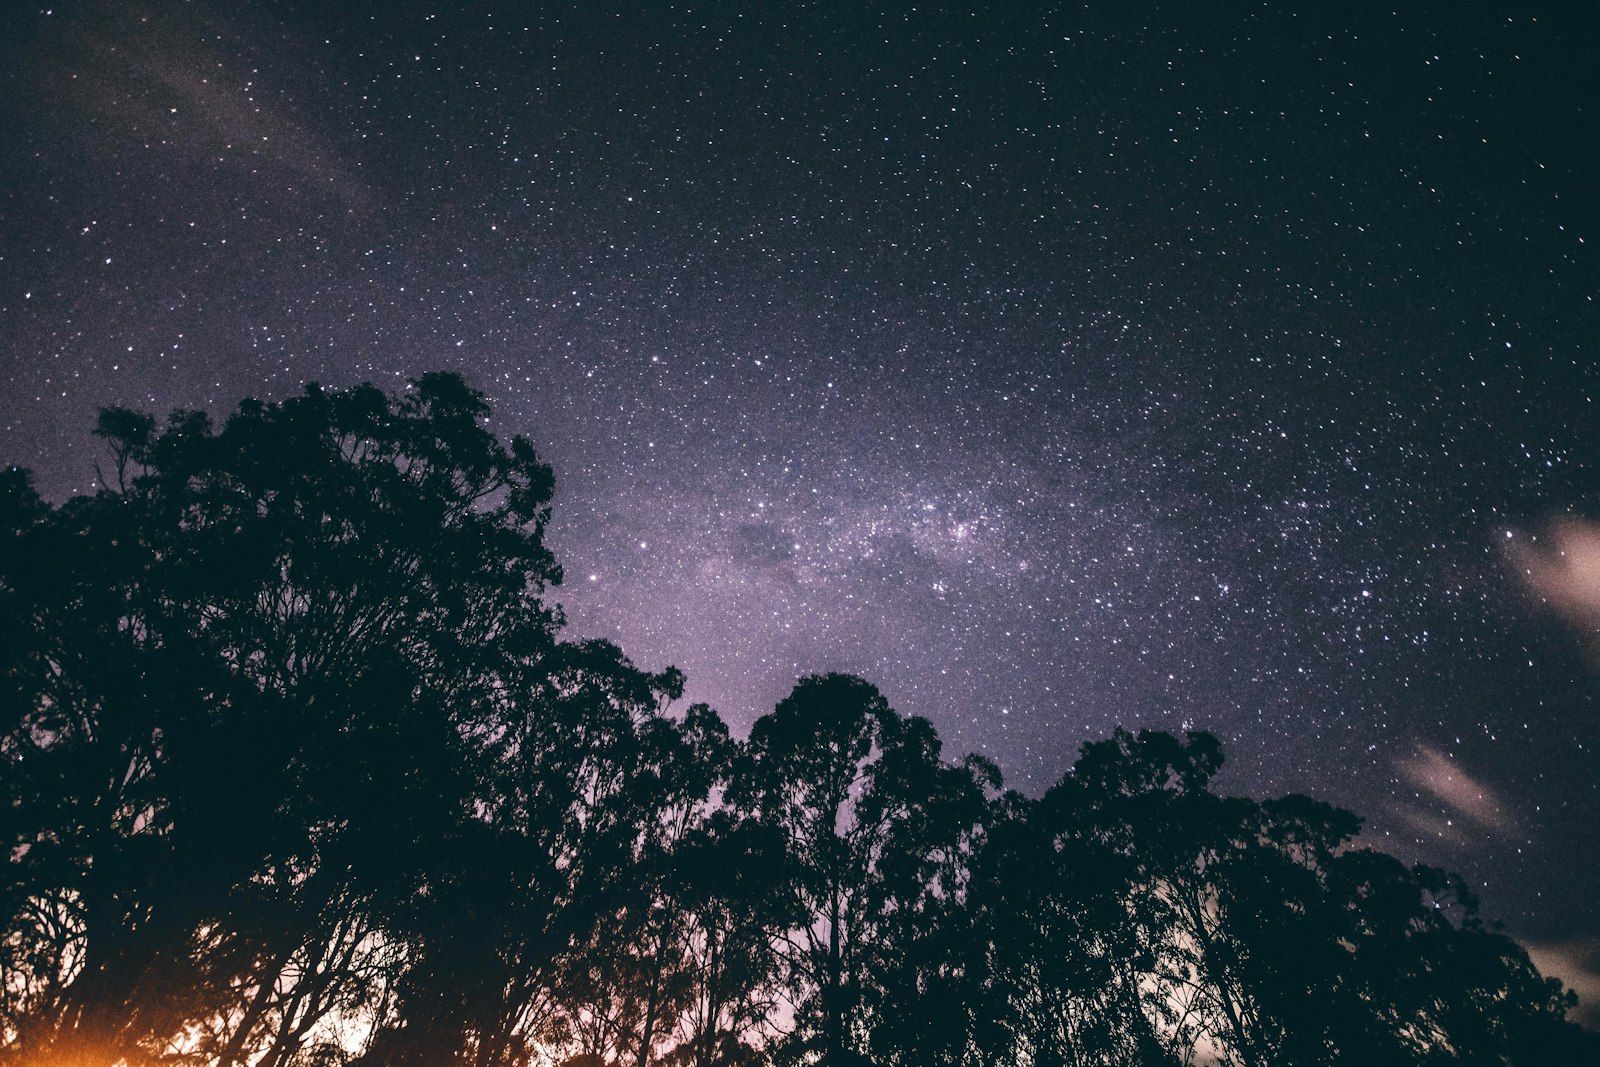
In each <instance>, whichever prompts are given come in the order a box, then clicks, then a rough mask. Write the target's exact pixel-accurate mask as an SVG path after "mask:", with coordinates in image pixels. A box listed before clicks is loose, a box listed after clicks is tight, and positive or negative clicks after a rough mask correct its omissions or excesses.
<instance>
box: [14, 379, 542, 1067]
mask: <svg viewBox="0 0 1600 1067" xmlns="http://www.w3.org/2000/svg"><path fill="white" fill-rule="evenodd" d="M486 414H487V408H486V406H485V405H484V403H483V401H482V398H481V397H480V396H479V395H478V394H476V393H474V392H473V391H471V390H470V389H468V388H467V387H466V386H465V385H464V383H462V382H461V380H460V379H459V378H456V377H454V376H450V375H427V376H425V377H423V378H422V379H420V380H419V381H417V382H416V383H414V384H413V387H412V388H411V389H410V390H409V391H408V392H407V393H406V394H405V395H404V396H402V397H390V396H386V395H385V394H383V393H382V392H380V391H379V390H377V389H374V388H372V387H370V386H363V387H357V388H355V389H350V390H346V391H325V390H322V389H319V388H317V387H315V386H312V387H309V388H308V389H307V390H306V392H305V394H304V395H302V396H298V397H294V398H291V399H289V400H286V401H284V402H283V403H281V404H261V403H256V402H246V403H244V404H241V405H240V407H239V409H238V410H237V411H236V412H235V413H234V414H233V415H232V416H231V417H230V418H229V419H228V420H227V422H226V424H225V425H224V426H223V428H222V429H221V430H220V431H219V430H216V429H215V428H214V427H213V426H212V425H211V423H210V421H209V420H208V419H207V418H206V417H205V416H203V415H200V414H198V413H193V412H180V413H177V414H175V415H173V416H172V417H171V418H170V419H169V420H168V421H167V422H166V423H165V425H160V426H158V424H157V423H156V421H155V420H153V419H150V418H148V417H145V416H140V415H137V414H134V413H129V412H125V411H116V410H113V411H108V412H106V413H105V414H104V415H103V416H102V418H101V421H100V425H99V432H100V435H101V436H102V437H103V438H104V439H105V440H106V442H107V444H108V446H109V450H110V453H111V463H112V470H111V471H110V473H108V474H106V475H105V479H106V481H107V483H108V484H107V486H106V487H105V488H104V489H102V490H101V491H100V492H99V493H97V494H95V495H93V496H87V497H80V498H76V499H74V500H71V501H68V502H67V503H66V504H64V505H62V506H61V507H59V508H48V507H43V506H41V505H39V504H37V503H36V502H34V501H30V499H29V497H28V494H27V493H26V491H25V490H24V489H19V487H18V485H17V477H16V476H15V475H12V476H10V485H9V488H10V493H9V494H8V499H9V501H10V507H9V509H8V514H9V516H10V518H11V519H12V520H13V521H12V522H11V523H10V524H9V525H10V526H11V527H13V529H12V530H11V531H10V533H9V537H10V539H11V544H10V545H9V546H8V547H10V548H12V549H13V551H11V552H8V553H6V554H5V558H6V564H5V569H4V572H3V575H0V603H3V606H4V609H5V623H4V625H5V627H6V629H7V631H8V632H11V633H14V634H17V635H19V637H20V638H21V639H22V640H21V641H20V642H19V646H18V647H20V648H21V649H23V650H24V651H22V652H14V653H13V655H14V657H15V658H16V660H17V662H16V663H15V664H12V665H8V666H12V667H13V668H14V669H12V670H9V671H8V688H7V691H6V693H5V699H6V720H5V722H4V724H3V726H4V737H3V740H0V753H3V755H4V759H5V764H6V775H5V777H6V779H7V783H8V784H7V788H8V789H9V790H10V791H11V794H12V798H13V803H12V805H11V811H10V812H9V814H8V820H7V826H6V830H7V833H8V840H7V842H6V844H7V845H8V846H9V848H10V851H11V855H12V856H13V857H14V859H15V860H16V861H17V862H15V863H13V864H12V865H11V868H10V871H9V873H8V876H7V888H6V898H5V903H6V905H7V911H8V916H7V919H8V925H7V933H6V939H5V944H6V946H7V948H6V964H7V968H8V973H7V986H6V994H7V1001H8V1004H7V1016H6V1023H7V1030H8V1032H7V1034H6V1035H5V1036H6V1038H7V1048H8V1053H7V1054H8V1055H10V1056H12V1058H17V1057H22V1058H30V1057H40V1056H44V1055H47V1054H48V1055H55V1056H60V1057H68V1058H71V1057H77V1058H81V1059H83V1060H85V1061H86V1062H113V1061H116V1060H127V1061H128V1062H131V1063H139V1062H154V1061H158V1060H161V1059H162V1058H164V1057H166V1056H168V1055H169V1054H176V1053H177V1052H180V1051H181V1052H182V1053H184V1054H185V1055H192V1056H199V1057H205V1058H214V1059H215V1060H217V1061H218V1062H223V1063H228V1062H238V1061H241V1060H244V1059H246V1058H248V1059H250V1060H251V1061H252V1062H274V1063H276V1062H288V1061H289V1060H290V1059H292V1058H293V1056H295V1055H297V1054H299V1052H300V1051H301V1049H302V1047H303V1046H305V1045H306V1044H307V1043H308V1042H311V1043H315V1042H317V1041H334V1040H335V1038H334V1037H333V1036H330V1034H331V1031H330V1029H329V1028H328V1027H327V1026H324V1025H323V1024H324V1023H326V1022H327V1021H328V1020H329V1019H330V1018H331V1017H332V1016H336V1015H337V1016H340V1017H342V1018H345V1019H346V1020H348V1019H350V1018H355V1017H359V1016H361V1015H363V1014H365V1015H366V1016H367V1017H368V1019H369V1021H371V1022H373V1023H374V1024H375V1023H376V1021H377V1020H378V1019H379V1018H380V1017H381V1016H382V1015H383V1014H384V1012H385V1010H386V1009H385V1007H384V1003H385V1001H386V998H387V997H388V996H389V994H390V991H391V989H392V985H393V981H394V979H395V977H396V973H397V968H398V966H399V964H400V960H401V957H402V956H403V953H401V952H400V951H399V950H398V947H397V946H398V945H399V944H400V942H401V941H402V939H403V935H402V933H401V932H400V931H399V929H398V928H399V927H400V926H402V925H403V922H404V913H405V910H406V908H407V906H408V902H409V899H410V896H411V895H412V894H414V893H416V892H418V891H420V890H422V889H423V888H424V887H425V886H426V885H427V884H428V879H429V873H428V866H429V864H430V862H431V861H432V857H433V855H434V850H433V844H434V841H435V839H436V838H437V837H438V836H440V835H441V834H445V833H447V832H449V831H450V829H451V828H452V827H454V826H456V825H458V824H459V823H460V822H461V820H462V817H463V815H464V814H467V813H468V812H469V811H470V809H471V808H472V806H473V800H472V790H473V788H474V787H475V786H476V785H477V784H479V781H480V777H481V776H480V772H479V768H478V756H477V753H475V752H474V751H473V744H472V742H471V733H472V730H473V729H475V728H479V727H480V725H481V723H482V722H484V721H486V720H487V719H488V718H489V717H491V716H492V715H493V714H495V709H496V706H497V701H498V700H499V693H500V691H501V688H502V686H501V682H500V681H499V679H501V678H503V677H504V676H505V675H506V674H507V673H508V670H507V665H508V664H511V663H517V664H522V663H526V662H528V661H530V660H537V659H538V658H539V657H541V656H546V655H548V654H549V652H550V650H551V649H553V648H554V647H555V646H556V640H555V634H556V629H557V624H558V622H559V617H558V615H557V613H556V612H555V611H554V610H552V609H550V608H548V607H547V606H545V605H544V603H543V601H542V599H541V594H542V593H543V592H544V590H545V589H546V588H547V587H548V586H549V585H550V584H552V583H553V582H555V581H557V580H559V575H560V572H559V568H558V567H557V566H556V564H555V562H554V560H553V558H552V557H551V555H550V553H549V551H548V550H547V549H546V548H545V546H544V542H543V531H544V527H545V523H546V521H547V520H548V515H549V508H548V502H549V498H550V494H551V489H552V485H553V482H552V478H551V474H550V470H549V468H548V467H547V466H545V465H544V464H543V463H542V462H541V461H540V460H539V458H538V457H537V455H536V454H535V452H534V450H533V449H532V447H531V446H530V445H529V444H528V443H527V442H526V441H525V440H523V439H520V438H518V439H514V440H513V441H512V442H511V443H510V444H509V446H506V445H503V444H501V442H499V441H498V440H497V439H496V438H495V437H494V436H493V435H492V434H490V433H489V432H488V431H487V430H486V429H485V428H484V427H483V426H482V420H483V418H484V416H485V415H486ZM369 1029H370V1028H369ZM335 1043H336V1042H335ZM263 1057H265V1059H263Z"/></svg>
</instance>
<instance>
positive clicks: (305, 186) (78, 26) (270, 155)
mask: <svg viewBox="0 0 1600 1067" xmlns="http://www.w3.org/2000/svg"><path fill="white" fill-rule="evenodd" d="M224 10H225V9H224ZM274 44H275V45H276V46H277V47H279V48H281V49H284V50H287V51H289V52H291V53H292V52H303V51H305V50H306V49H305V46H304V45H303V43H302V42H299V41H296V40H294V39H293V38H292V37H291V36H290V35H289V34H288V32H287V31H286V30H285V29H284V28H283V27H281V26H267V27H263V26H256V25H250V26H245V25H242V24H237V23H235V22H233V21H231V20H230V19H229V18H226V17H224V16H223V15H221V14H219V13H218V12H217V11H215V10H212V9H209V8H208V7H207V6H205V5H185V6H183V7H181V8H171V7H168V6H161V7H147V6H145V5H142V4H139V3H128V4H119V5H114V6H113V5H106V6H103V7H91V8H89V9H87V10H86V11H84V12H82V13H80V14H79V15H78V16H75V17H72V18H67V17H60V16H58V17H55V18H53V19H51V20H48V22H47V23H46V24H45V26H44V29H43V31H42V32H41V35H40V37H39V39H38V41H37V42H36V44H35V46H34V47H33V48H32V49H31V50H30V53H29V57H28V61H29V62H31V63H32V64H34V65H35V67H36V69H34V70H33V71H31V81H32V83H33V84H35V85H37V86H38V87H39V96H38V99H39V100H40V101H41V102H42V103H41V105H40V111H41V113H42V114H44V115H48V116H49V117H50V121H52V122H53V124H54V126H55V132H56V133H58V134H60V135H62V136H76V137H78V138H79V139H80V140H81V141H82V142H83V143H84V144H86V146H87V147H88V148H89V150H90V151H92V152H96V153H110V154H113V155H116V156H118V157H119V158H121V159H145V160H149V161H150V162H151V163H152V164H153V165H155V166H157V167H158V168H159V167H160V166H161V165H162V164H161V163H160V162H159V161H160V160H163V159H166V160H171V159H173V158H181V159H183V160H185V161H188V162H190V163H194V164H200V165H204V166H206V167H208V168H212V169H213V170H215V171H220V172H222V173H226V174H231V175H232V177H233V178H234V179H235V180H237V181H240V182H246V183H249V187H250V188H251V190H252V191H253V193H255V194H256V195H259V194H260V193H261V192H262V191H263V189H264V187H265V188H270V187H273V186H281V187H282V188H283V189H284V191H286V192H292V193H294V194H296V195H304V194H306V193H315V194H319V195H322V196H327V197H331V198H333V199H336V200H339V201H343V202H344V203H345V204H346V206H349V207H352V208H364V207H367V206H370V201H371V191H370V190H369V189H368V188H367V186H366V184H365V183H364V182H363V181H362V180H360V179H359V177H358V173H357V168H356V166H355V165H353V164H352V162H351V161H350V160H348V159H347V158H345V154H344V153H342V152H341V151H339V150H338V148H337V147H336V146H335V144H334V142H333V140H331V139H330V138H329V137H327V136H326V135H325V134H324V133H323V132H319V130H318V129H317V127H316V124H314V123H312V122H311V121H309V120H308V118H307V115H306V114H305V112H306V111H307V109H308V108H312V109H318V108H326V106H327V103H326V100H324V99H323V97H324V96H325V95H326V94H325V93H322V94H318V93H310V92H308V91H306V85H299V86H295V85H286V84H282V83H281V80H280V82H277V83H273V84H266V83H265V82H264V76H263V75H262V73H261V71H260V69H258V68H257V67H256V65H255V61H254V60H253V59H252V58H251V57H252V55H253V51H252V50H259V49H261V48H263V47H272V46H273V45H274ZM301 58H302V62H299V63H297V64H295V65H294V69H296V70H297V71H299V72H300V73H301V75H302V76H303V77H305V78H306V79H307V82H308V83H315V81H316V80H317V79H316V76H315V74H314V71H313V67H314V64H312V63H310V62H309V59H310V57H309V55H307V56H302V57H301Z"/></svg>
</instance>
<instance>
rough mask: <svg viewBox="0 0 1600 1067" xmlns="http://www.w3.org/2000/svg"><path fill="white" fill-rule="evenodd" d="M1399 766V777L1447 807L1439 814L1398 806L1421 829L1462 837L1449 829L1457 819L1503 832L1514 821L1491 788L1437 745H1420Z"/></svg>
mask: <svg viewBox="0 0 1600 1067" xmlns="http://www.w3.org/2000/svg"><path fill="white" fill-rule="evenodd" d="M1398 770H1399V772H1400V775H1401V777H1402V778H1404V779H1405V780H1406V781H1407V782H1409V783H1410V784H1411V785H1412V786H1414V787H1416V789H1417V790H1418V791H1420V792H1423V793H1426V794H1428V795H1429V796H1431V797H1433V798H1434V799H1435V800H1437V801H1439V802H1440V803H1441V804H1443V805H1444V807H1445V809H1446V814H1445V815H1444V816H1443V817H1442V818H1441V817H1440V816H1438V815H1436V814H1430V813H1427V812H1423V811H1418V810H1416V809H1412V808H1403V809H1401V815H1402V816H1403V817H1404V818H1405V819H1406V820H1407V821H1408V822H1410V823H1411V824H1412V826H1414V827H1415V828H1416V829H1418V830H1421V831H1422V832H1424V833H1428V834H1433V835H1436V836H1441V837H1447V838H1453V839H1457V840H1461V839H1463V835H1461V834H1459V833H1454V832H1452V831H1454V830H1455V829H1456V825H1457V823H1458V822H1463V823H1466V824H1469V825H1471V826H1476V827H1477V828H1479V829H1481V830H1487V831H1491V832H1493V833H1506V832H1508V831H1510V830H1511V829H1512V828H1513V827H1514V826H1515V825H1516V822H1515V820H1514V819H1513V818H1512V817H1511V815H1510V813H1509V808H1508V806H1507V805H1506V803H1505V802H1504V801H1503V800H1501V799H1500V797H1499V795H1498V794H1496V793H1495V791H1494V790H1493V789H1491V788H1490V787H1489V786H1487V785H1485V784H1484V783H1483V782H1481V781H1479V780H1478V779H1476V778H1474V777H1472V776H1471V775H1469V774H1468V773H1467V772H1466V771H1464V770H1462V769H1461V768H1460V767H1459V766H1458V765H1457V764H1456V763H1455V761H1453V760H1452V759H1450V757H1449V756H1447V755H1445V754H1444V753H1442V752H1440V751H1438V750H1437V749H1434V748H1430V747H1428V746H1426V745H1424V746H1422V749H1421V752H1420V753H1419V754H1418V755H1417V756H1415V757H1413V758H1411V759H1408V760H1402V761H1400V763H1399V764H1398Z"/></svg>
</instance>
